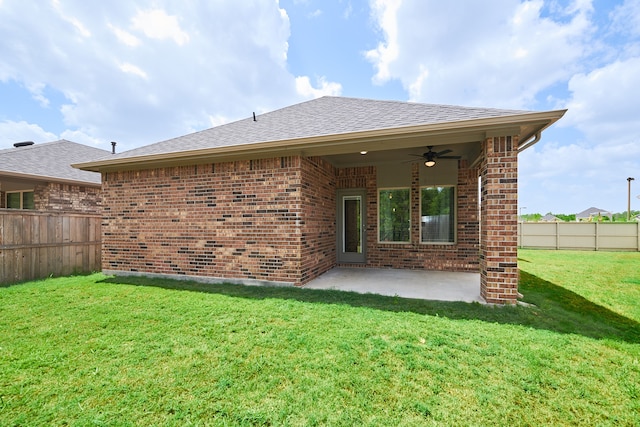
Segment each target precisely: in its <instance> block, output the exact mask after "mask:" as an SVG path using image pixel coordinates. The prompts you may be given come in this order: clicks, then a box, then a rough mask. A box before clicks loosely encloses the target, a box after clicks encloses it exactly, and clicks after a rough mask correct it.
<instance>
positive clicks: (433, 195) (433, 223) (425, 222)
mask: <svg viewBox="0 0 640 427" xmlns="http://www.w3.org/2000/svg"><path fill="white" fill-rule="evenodd" d="M420 199H421V206H420V208H421V209H420V229H421V231H420V236H421V237H420V241H421V242H422V243H452V242H454V241H455V223H456V222H455V188H454V187H425V188H422V189H421V190H420Z"/></svg>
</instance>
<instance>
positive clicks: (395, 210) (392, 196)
mask: <svg viewBox="0 0 640 427" xmlns="http://www.w3.org/2000/svg"><path fill="white" fill-rule="evenodd" d="M409 195H410V191H409V189H408V188H394V189H380V190H379V192H378V230H379V235H378V238H379V240H380V242H388V243H408V242H410V241H411V230H410V229H411V219H410V218H411V209H410V203H409V199H410V196H409Z"/></svg>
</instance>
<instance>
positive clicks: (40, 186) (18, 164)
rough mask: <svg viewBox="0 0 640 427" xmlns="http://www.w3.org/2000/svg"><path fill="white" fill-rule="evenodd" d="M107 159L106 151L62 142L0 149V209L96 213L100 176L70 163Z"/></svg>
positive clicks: (16, 145) (31, 143)
mask: <svg viewBox="0 0 640 427" xmlns="http://www.w3.org/2000/svg"><path fill="white" fill-rule="evenodd" d="M107 156H111V153H110V152H109V151H105V150H100V149H98V148H94V147H89V146H86V145H82V144H77V143H75V142H71V141H66V140H60V141H54V142H48V143H44V144H34V143H33V142H22V143H16V144H14V148H9V149H4V150H0V208H10V209H35V210H40V211H51V210H54V211H74V212H98V211H99V206H100V185H101V181H100V180H101V177H100V174H99V173H95V172H89V171H82V170H79V169H76V168H73V167H71V163H77V162H86V161H90V160H98V159H104V158H106V157H107Z"/></svg>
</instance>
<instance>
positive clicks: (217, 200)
mask: <svg viewBox="0 0 640 427" xmlns="http://www.w3.org/2000/svg"><path fill="white" fill-rule="evenodd" d="M418 168H419V166H418V165H415V166H414V169H413V172H412V173H413V176H412V181H413V182H412V197H413V201H412V203H413V207H412V209H413V213H412V215H413V218H412V224H413V229H412V233H411V235H412V243H410V244H379V243H378V242H377V235H378V230H377V215H378V213H377V192H378V188H377V183H376V180H377V178H376V168H375V167H374V166H366V167H354V168H344V169H335V168H334V167H333V166H332V165H330V164H329V163H327V162H326V161H324V160H323V159H321V158H315V157H314V158H302V157H284V158H273V159H262V160H253V161H238V162H230V163H220V164H208V165H197V166H195V165H193V166H183V167H172V168H162V169H149V170H141V171H124V172H114V173H106V174H104V175H103V200H104V203H103V205H104V208H103V216H104V221H103V254H102V259H103V269H104V270H105V271H106V272H122V273H127V272H136V273H142V274H145V273H147V274H167V275H177V276H199V277H207V278H221V279H229V280H232V281H237V280H240V281H268V282H286V283H293V284H298V285H299V284H304V283H306V282H307V281H309V280H311V279H313V278H315V277H316V276H318V275H320V274H322V273H324V272H325V271H327V270H329V269H330V268H332V267H333V266H335V264H336V199H335V197H336V196H335V195H336V189H346V188H365V189H366V191H367V201H366V203H367V255H368V261H367V264H366V266H368V267H392V268H416V269H435V270H456V271H477V270H478V263H479V261H478V248H479V245H478V238H479V235H478V233H479V231H478V212H477V206H478V199H477V189H478V186H477V182H478V181H477V171H475V170H469V169H467V166H466V163H465V162H460V169H459V174H458V185H457V195H458V206H457V227H458V228H457V233H458V234H457V242H456V243H455V244H452V245H425V244H420V243H418V242H419V169H418Z"/></svg>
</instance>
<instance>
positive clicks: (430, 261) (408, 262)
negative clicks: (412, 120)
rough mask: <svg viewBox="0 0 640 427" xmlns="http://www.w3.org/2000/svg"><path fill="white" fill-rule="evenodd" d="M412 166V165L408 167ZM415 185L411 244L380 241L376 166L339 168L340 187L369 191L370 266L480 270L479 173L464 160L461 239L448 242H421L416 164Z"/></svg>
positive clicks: (459, 208) (459, 189)
mask: <svg viewBox="0 0 640 427" xmlns="http://www.w3.org/2000/svg"><path fill="white" fill-rule="evenodd" d="M408 167H410V166H408ZM412 167H413V169H412V184H411V216H412V218H411V224H412V225H411V227H412V229H411V243H406V244H402V243H393V244H389V243H379V242H378V187H377V182H376V181H377V177H376V168H375V167H374V166H366V167H354V168H345V169H340V170H338V171H337V174H338V181H337V188H338V189H346V188H365V189H366V190H367V227H366V229H367V264H366V266H367V267H378V268H411V269H428V270H450V271H478V265H479V261H478V251H479V244H478V239H479V222H478V175H477V174H478V172H477V170H469V169H468V168H467V163H466V162H463V161H461V162H460V168H459V173H458V184H457V195H458V197H457V199H458V201H457V203H458V206H457V242H456V243H455V244H448V245H433V244H421V243H419V242H420V184H419V182H420V181H419V167H420V164H414V165H413V166H412Z"/></svg>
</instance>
